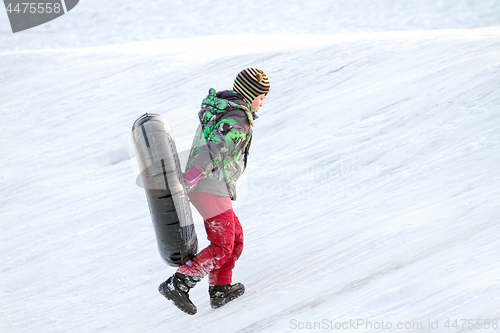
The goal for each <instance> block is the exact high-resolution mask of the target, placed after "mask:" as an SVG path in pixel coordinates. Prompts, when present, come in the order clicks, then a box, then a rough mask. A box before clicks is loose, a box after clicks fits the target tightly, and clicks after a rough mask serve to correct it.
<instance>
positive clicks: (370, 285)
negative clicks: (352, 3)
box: [0, 0, 500, 332]
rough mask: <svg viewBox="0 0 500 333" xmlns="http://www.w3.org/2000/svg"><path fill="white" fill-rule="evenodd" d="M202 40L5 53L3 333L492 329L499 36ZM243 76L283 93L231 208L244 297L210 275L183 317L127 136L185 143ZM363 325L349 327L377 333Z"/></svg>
mask: <svg viewBox="0 0 500 333" xmlns="http://www.w3.org/2000/svg"><path fill="white" fill-rule="evenodd" d="M89 1H90V0H89ZM84 3H85V2H82V4H81V5H83V4H84ZM490 4H494V2H491V3H490ZM79 6H80V5H79ZM77 8H78V7H77ZM464 15H465V14H464ZM471 15H472V16H473V15H474V13H471ZM406 19H408V18H406ZM54 22H56V21H54ZM54 24H55V23H54ZM405 27H410V25H406V26H405ZM406 30H408V29H406ZM313 32H314V31H313ZM201 35H202V34H201V33H200V34H199V36H198V37H196V36H193V37H190V38H185V39H170V40H168V39H167V40H159V41H148V42H134V43H130V44H123V45H108V46H96V47H86V48H69V47H66V48H64V47H59V46H58V44H57V43H59V42H58V41H57V38H55V41H54V45H55V46H54V47H57V48H56V49H47V50H31V51H29V49H31V46H32V44H30V43H29V42H26V44H25V45H24V44H22V43H21V49H26V50H25V51H15V50H14V49H9V50H8V51H3V52H0V83H1V88H2V89H1V91H2V92H1V95H0V118H1V121H0V149H1V154H0V225H1V227H2V230H3V232H2V233H1V234H0V253H1V254H2V256H1V257H0V281H1V283H0V331H1V332H295V331H320V330H319V329H317V330H306V329H304V330H300V329H299V327H302V325H303V326H304V327H306V325H307V323H312V325H314V323H315V322H318V323H321V324H322V325H324V324H325V323H330V321H332V322H333V323H334V324H335V323H344V322H346V323H348V322H349V321H357V320H358V319H359V320H369V321H370V322H372V323H378V324H379V327H380V323H381V322H382V321H383V322H384V323H385V325H386V326H385V327H387V323H391V325H393V327H396V325H397V323H402V324H403V326H404V324H405V323H409V324H411V325H410V326H412V328H411V329H409V328H408V327H410V326H408V327H407V328H406V329H405V328H403V329H395V330H394V331H401V332H411V331H413V332H437V331H446V332H453V331H463V330H462V329H461V328H462V324H463V322H461V321H460V319H465V318H467V319H474V323H475V320H476V319H481V320H484V319H490V320H493V319H497V320H498V319H499V318H500V310H499V307H498V299H499V297H500V284H499V282H500V266H499V260H498V258H499V254H500V241H499V240H498V234H499V231H500V230H499V229H500V227H499V219H500V212H499V210H498V200H499V199H500V190H499V189H498V184H499V182H500V176H499V174H498V171H495V170H497V169H498V167H497V165H498V164H499V163H500V94H499V91H500V80H499V79H498V77H499V74H500V49H499V48H498V45H499V43H500V31H499V29H498V28H483V29H467V30H459V29H455V30H432V31H400V32H370V33H345V34H335V35H302V36H298V35H277V36H273V35H265V36H264V35H262V36H259V35H245V36H240V37H239V38H229V39H224V38H221V37H217V36H201ZM2 38H4V37H2ZM227 40H228V41H229V42H226V41H227ZM109 44H112V43H109ZM23 45H24V46H23ZM70 46H71V45H70ZM80 46H81V45H80ZM200 49H201V50H203V52H200ZM246 66H255V67H258V68H262V69H263V70H264V71H265V72H266V73H267V74H268V75H269V78H270V80H271V85H272V87H271V89H272V90H271V93H270V95H269V97H268V99H267V100H266V103H265V105H264V107H263V108H262V109H261V110H260V111H259V115H260V118H259V119H258V120H257V121H256V124H255V127H254V131H255V135H254V141H253V144H252V150H251V154H250V156H249V159H250V160H249V167H248V170H247V171H246V173H245V177H244V178H243V179H242V180H241V182H240V184H239V188H241V190H242V191H243V192H245V195H244V196H242V198H240V199H239V200H238V201H237V202H236V203H235V211H236V213H237V214H238V216H239V217H240V220H241V221H242V224H243V227H244V232H245V250H244V252H243V255H242V257H241V259H240V260H239V261H238V263H237V266H236V268H235V270H234V280H235V281H240V282H243V283H244V284H245V286H246V288H247V292H246V294H245V295H244V296H243V297H241V298H240V299H238V300H237V301H235V302H234V303H233V304H231V305H230V306H227V307H224V308H221V309H218V310H212V309H210V306H209V302H208V293H207V289H208V284H207V281H206V279H205V280H204V281H203V282H201V283H200V284H199V285H198V286H197V287H196V288H194V289H193V290H192V292H191V299H192V300H193V301H194V303H195V304H196V305H197V306H198V314H197V315H196V316H192V317H191V316H187V315H185V314H183V313H181V312H180V311H179V310H177V309H176V308H175V307H173V306H172V305H171V304H170V303H169V302H168V301H166V300H165V299H164V298H163V297H162V296H161V295H160V294H159V293H158V292H157V286H158V284H159V283H160V282H162V281H163V280H165V279H166V278H167V277H168V276H169V275H171V274H172V273H173V272H174V271H175V269H174V268H171V267H167V266H165V264H164V263H163V262H162V261H161V259H160V256H159V255H158V253H157V248H156V243H155V238H154V234H153V229H152V226H151V220H150V216H149V212H148V207H147V202H146V199H145V196H144V193H143V190H142V189H140V188H139V187H137V186H136V185H135V183H134V175H133V172H132V167H131V163H130V160H129V147H128V138H129V133H130V129H131V126H132V123H133V121H134V120H135V119H136V118H137V117H139V116H140V115H141V114H143V113H145V112H156V113H160V114H162V115H163V116H164V117H165V118H166V119H167V120H168V121H169V122H170V124H171V126H172V129H173V131H174V134H175V136H176V142H177V145H178V149H179V150H181V151H182V150H186V149H188V148H189V145H190V143H191V140H192V135H193V134H194V131H195V128H196V115H197V111H198V107H199V104H200V102H201V99H202V98H203V97H204V96H205V95H206V93H207V92H208V88H210V87H214V88H216V89H225V88H228V87H229V86H230V85H231V84H232V80H233V79H234V76H235V74H236V73H237V72H238V71H239V70H241V69H242V68H244V67H246ZM195 220H196V228H197V232H198V237H199V239H200V246H201V247H203V246H205V245H207V241H206V239H205V233H204V230H203V224H202V221H201V217H199V215H197V214H195ZM447 319H451V320H452V321H451V322H450V324H452V322H453V320H455V319H458V320H459V321H458V324H459V325H460V327H459V328H458V329H454V328H451V329H449V330H448V329H445V328H444V326H443V325H444V324H445V322H446V320H447ZM324 320H326V322H324ZM437 320H439V327H440V330H433V329H429V326H428V325H429V321H431V322H436V321H437ZM413 323H422V327H421V328H420V327H419V326H413ZM316 328H318V327H316ZM323 328H324V327H323ZM366 328H367V327H366V326H359V327H356V328H353V327H352V326H349V327H348V328H347V329H344V330H342V331H352V332H359V331H370V332H379V331H383V330H382V329H381V328H380V329H377V327H376V324H375V327H372V328H373V329H370V330H367V329H366ZM479 331H485V330H479ZM486 331H487V330H486ZM490 331H491V330H490Z"/></svg>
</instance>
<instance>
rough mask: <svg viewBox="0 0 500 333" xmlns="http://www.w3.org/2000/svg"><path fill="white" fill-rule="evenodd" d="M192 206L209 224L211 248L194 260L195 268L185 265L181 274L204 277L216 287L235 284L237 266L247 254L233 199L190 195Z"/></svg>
mask: <svg viewBox="0 0 500 333" xmlns="http://www.w3.org/2000/svg"><path fill="white" fill-rule="evenodd" d="M188 196H189V199H190V200H191V203H192V204H193V205H194V206H195V208H196V209H197V210H198V212H199V213H200V215H201V216H202V217H203V220H204V222H205V230H206V232H207V238H208V240H209V241H210V245H209V246H207V247H206V248H205V249H203V250H202V251H201V252H199V253H198V254H197V255H196V256H195V257H194V259H193V260H192V262H193V265H192V266H191V267H190V266H188V265H182V266H181V267H179V269H178V270H177V272H179V273H182V274H185V275H189V276H198V277H204V276H206V275H207V274H208V283H209V284H210V285H212V286H219V285H226V284H230V283H231V278H232V274H233V273H232V271H233V268H234V263H235V262H236V260H238V258H239V257H240V255H241V252H242V251H243V230H242V228H241V224H240V221H239V220H238V218H237V217H236V215H235V214H234V211H233V206H232V204H231V198H229V197H219V196H216V195H214V194H210V193H204V192H196V191H193V192H190V193H189V194H188Z"/></svg>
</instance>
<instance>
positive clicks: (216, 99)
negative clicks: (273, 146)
mask: <svg viewBox="0 0 500 333" xmlns="http://www.w3.org/2000/svg"><path fill="white" fill-rule="evenodd" d="M198 118H199V120H200V125H199V126H198V129H197V131H196V134H195V137H194V140H193V144H192V146H191V152H190V154H189V158H188V163H187V165H186V171H187V170H189V168H190V167H196V168H197V169H198V170H200V171H201V172H202V174H203V179H201V180H200V181H199V182H198V185H197V186H196V188H195V191H200V192H206V193H211V194H215V195H218V196H225V197H231V199H232V200H236V181H237V180H238V178H240V176H241V175H242V174H243V171H244V170H245V168H246V164H247V157H248V150H249V148H250V143H251V140H252V126H253V121H254V120H255V119H257V115H256V114H255V113H254V112H252V111H251V108H250V106H249V105H248V104H247V103H246V102H245V101H244V100H243V98H242V97H241V96H240V95H239V94H237V93H236V92H234V91H232V90H224V91H220V92H218V93H216V91H215V89H213V88H211V89H210V90H209V93H208V96H207V97H206V98H205V99H204V100H203V102H202V104H201V110H200V112H199V113H198Z"/></svg>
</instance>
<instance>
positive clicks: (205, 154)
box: [159, 68, 270, 315]
mask: <svg viewBox="0 0 500 333" xmlns="http://www.w3.org/2000/svg"><path fill="white" fill-rule="evenodd" d="M269 88H270V85H269V80H268V78H267V76H266V75H265V74H264V72H263V71H261V70H259V69H256V68H247V69H245V70H243V71H241V72H240V73H239V74H238V75H237V77H236V79H235V81H234V85H233V90H224V91H220V92H216V91H215V90H214V89H213V88H212V89H210V90H209V94H208V96H207V97H206V98H205V99H204V100H203V102H202V105H201V110H200V112H199V114H198V117H199V120H200V125H199V126H198V130H197V131H196V134H195V138H194V140H193V145H192V147H191V152H190V155H189V159H188V163H187V165H186V170H187V172H186V173H184V180H185V183H186V187H187V190H188V192H189V194H188V195H189V199H190V201H191V203H192V204H193V205H194V206H195V207H196V209H197V210H198V212H199V213H200V215H201V216H202V217H203V220H204V224H205V230H206V232H207V238H208V240H209V241H210V245H209V246H208V247H206V248H205V249H203V250H202V251H201V252H199V253H198V254H197V255H196V256H195V257H194V258H193V260H192V262H190V263H189V264H190V265H183V266H181V267H179V269H178V270H177V272H176V273H175V274H174V275H173V276H171V277H170V278H169V279H168V280H167V281H165V282H163V283H162V284H161V285H160V287H159V291H160V293H161V294H162V295H164V296H165V297H166V298H167V299H169V300H171V301H173V303H174V304H175V305H176V306H177V307H178V308H179V309H181V310H182V311H184V312H186V313H188V314H191V315H194V314H196V311H197V310H196V306H195V305H194V304H193V303H192V302H191V300H190V299H189V295H188V293H189V290H190V288H193V287H194V286H195V285H196V283H197V282H199V281H201V279H202V278H203V277H204V276H206V275H208V276H209V285H210V286H209V295H210V304H211V306H212V308H214V309H215V308H219V307H221V306H223V305H225V304H227V303H228V302H230V301H232V300H234V299H235V298H237V297H239V296H241V295H243V293H244V292H245V287H244V286H243V284H241V283H236V284H231V282H232V281H231V278H232V270H233V268H234V264H235V262H236V260H238V258H239V257H240V255H241V252H242V251H243V231H242V228H241V224H240V222H239V220H238V218H237V217H236V215H235V214H234V212H233V209H232V204H231V200H236V181H237V180H238V178H239V177H240V176H241V174H242V173H243V171H244V170H245V167H246V164H247V157H248V151H249V149H250V144H251V140H252V126H253V121H254V120H255V119H257V111H258V110H259V108H260V107H262V105H263V102H264V99H265V98H266V96H267V94H268V92H269Z"/></svg>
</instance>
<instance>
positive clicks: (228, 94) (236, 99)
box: [217, 90, 259, 120]
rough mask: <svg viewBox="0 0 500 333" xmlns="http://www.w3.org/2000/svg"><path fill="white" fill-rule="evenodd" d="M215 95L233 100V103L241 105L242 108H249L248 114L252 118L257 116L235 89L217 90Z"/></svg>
mask: <svg viewBox="0 0 500 333" xmlns="http://www.w3.org/2000/svg"><path fill="white" fill-rule="evenodd" d="M217 97H218V98H222V99H225V100H227V101H230V102H233V103H235V104H238V105H241V106H243V107H244V108H246V109H248V110H250V114H251V115H252V120H255V119H257V118H259V117H258V116H257V114H256V113H255V112H254V111H253V110H252V108H251V107H250V105H248V104H247V102H245V99H244V98H243V97H242V96H241V95H240V94H238V93H237V92H236V91H234V90H222V91H219V92H217Z"/></svg>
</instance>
